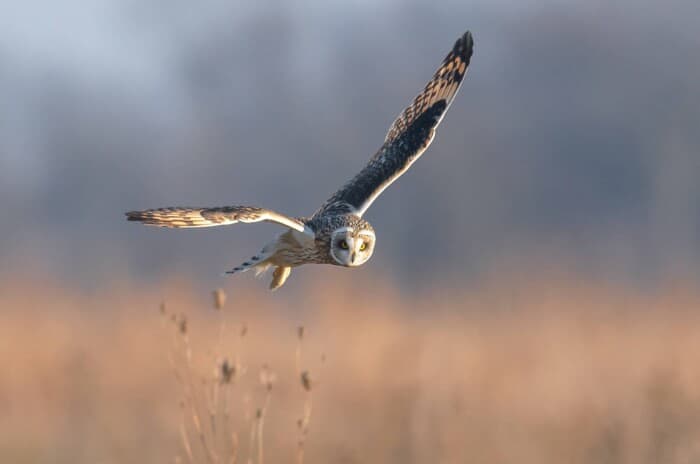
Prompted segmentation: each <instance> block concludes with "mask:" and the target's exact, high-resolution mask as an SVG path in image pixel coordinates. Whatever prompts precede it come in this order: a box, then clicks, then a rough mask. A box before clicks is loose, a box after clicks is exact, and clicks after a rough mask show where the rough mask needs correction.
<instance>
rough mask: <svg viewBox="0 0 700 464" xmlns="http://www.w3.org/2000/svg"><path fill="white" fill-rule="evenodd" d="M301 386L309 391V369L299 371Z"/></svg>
mask: <svg viewBox="0 0 700 464" xmlns="http://www.w3.org/2000/svg"><path fill="white" fill-rule="evenodd" d="M301 386H302V387H303V388H304V390H306V391H307V392H310V391H311V376H310V375H309V371H303V372H302V373H301Z"/></svg>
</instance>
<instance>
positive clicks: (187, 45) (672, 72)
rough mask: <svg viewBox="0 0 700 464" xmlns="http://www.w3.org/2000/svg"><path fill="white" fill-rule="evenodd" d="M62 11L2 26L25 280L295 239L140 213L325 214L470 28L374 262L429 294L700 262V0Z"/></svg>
mask: <svg viewBox="0 0 700 464" xmlns="http://www.w3.org/2000/svg"><path fill="white" fill-rule="evenodd" d="M44 3H45V2H33V1H29V2H6V3H5V5H4V7H3V11H2V14H1V15H0V102H2V107H3V109H4V110H3V111H2V115H1V116H0V118H1V119H0V163H1V164H0V198H2V205H3V209H4V211H5V220H3V221H2V222H1V225H0V227H1V228H2V230H1V233H0V259H2V262H3V263H7V264H8V265H9V266H11V267H12V268H13V269H17V267H26V266H31V267H32V269H33V270H34V271H42V272H46V273H49V274H53V275H58V274H60V275H61V277H62V278H70V279H74V280H75V281H77V282H82V283H85V282H87V283H88V284H93V283H94V282H99V281H104V280H109V279H110V278H112V277H111V276H114V275H115V273H117V272H120V273H128V274H130V275H134V276H138V277H139V278H145V279H149V278H157V277H158V276H160V275H163V274H167V273H172V272H173V271H184V272H191V273H192V274H193V275H196V276H197V279H203V280H204V281H206V282H211V281H212V280H216V279H218V276H219V273H220V272H222V271H223V270H226V269H229V268H231V267H232V266H233V265H235V264H237V263H238V262H239V261H241V260H242V259H245V258H247V257H248V256H249V255H250V254H251V253H252V252H255V251H257V250H258V248H259V247H260V246H261V245H262V244H263V243H264V242H266V241H267V240H268V236H269V237H271V236H272V235H273V234H275V233H276V232H277V231H278V229H277V228H276V227H274V226H267V225H262V226H260V225H257V226H252V227H237V228H224V229H209V230H196V231H163V230H152V229H146V228H143V227H137V226H135V225H134V224H127V223H126V221H124V218H123V216H122V214H123V212H124V211H127V210H132V209H144V208H151V207H161V206H177V205H182V206H204V205H211V206H214V205H222V204H239V203H241V204H251V205H260V206H265V207H269V208H273V209H276V210H280V211H282V212H286V213H289V214H292V215H308V214H310V213H312V212H313V211H315V210H316V208H317V207H318V206H319V205H320V204H321V203H322V202H323V201H324V200H325V199H326V198H327V197H328V196H329V195H330V194H331V193H332V192H334V191H335V189H336V188H338V187H339V186H340V185H341V184H342V183H343V182H345V181H346V180H348V179H349V178H350V177H352V176H353V175H354V174H355V173H356V172H357V171H359V169H361V167H362V166H363V165H364V163H365V162H366V161H367V160H368V158H369V157H370V156H371V155H372V154H373V153H374V152H375V151H376V149H377V148H378V147H379V146H380V145H381V143H382V141H383V138H384V135H385V133H386V130H387V129H388V127H389V125H390V124H391V122H392V121H393V119H394V117H395V116H396V115H397V114H398V113H399V111H400V110H402V109H403V107H405V106H406V105H407V104H408V103H409V102H410V101H411V99H412V98H413V97H414V96H415V94H416V93H417V92H418V91H419V89H420V88H422V86H423V85H424V83H425V82H426V81H427V79H428V78H429V77H430V76H431V74H432V72H433V71H434V69H435V68H436V66H437V65H438V63H439V62H440V61H441V60H442V58H443V57H444V55H445V54H446V53H447V51H448V50H449V49H450V47H451V45H452V43H453V42H454V40H455V39H456V37H458V36H459V35H460V34H461V33H462V32H463V31H464V30H466V29H469V30H471V31H472V32H473V34H474V37H475V42H476V45H475V53H474V59H473V64H472V67H471V69H470V71H469V76H468V78H467V80H466V81H465V84H464V87H463V89H462V91H461V92H460V95H459V98H458V100H456V103H455V105H453V107H452V108H451V109H450V114H449V116H448V117H447V118H446V119H445V120H444V122H443V125H442V126H441V127H440V129H439V136H438V137H437V138H436V140H435V143H434V144H433V146H431V148H430V151H429V152H428V153H427V154H426V156H425V157H424V158H422V159H421V160H420V162H419V163H418V164H417V165H415V166H414V168H413V169H411V171H410V172H409V173H408V174H407V175H406V176H405V177H404V178H402V179H401V181H400V182H399V183H397V184H395V185H394V186H392V188H391V189H389V190H387V192H385V194H384V195H382V197H381V198H380V200H379V201H377V202H376V203H375V205H373V207H372V208H371V210H370V211H369V212H368V214H367V218H368V219H369V220H370V222H372V223H373V225H374V227H375V228H376V229H377V232H378V240H379V246H378V249H377V253H376V255H375V257H374V258H373V260H372V261H371V262H370V264H369V265H368V266H367V267H366V268H365V269H363V271H366V272H375V273H377V274H381V275H391V276H392V278H396V279H398V281H399V282H400V283H402V284H404V286H405V287H409V285H408V284H411V285H410V286H411V288H417V287H416V284H418V285H419V286H420V285H433V284H434V283H436V282H440V283H444V282H445V281H446V280H448V281H456V283H458V284H460V285H461V284H463V283H465V282H469V280H470V279H473V278H474V276H475V275H479V274H480V273H482V272H484V271H485V270H488V269H491V268H492V266H494V264H499V263H500V264H502V263H511V262H513V260H517V262H519V263H523V262H530V263H531V261H530V260H541V259H546V260H551V259H553V260H566V262H567V265H568V266H571V267H573V268H575V269H576V270H577V272H582V273H587V274H590V275H595V276H604V277H605V278H606V279H619V280H620V281H621V282H623V283H631V284H639V283H642V284H644V285H647V284H649V283H653V282H657V281H658V280H659V279H664V278H666V277H668V276H672V275H677V274H688V273H692V274H693V275H698V268H699V263H700V252H699V251H698V250H700V246H699V245H700V212H699V211H700V210H699V209H698V207H697V203H698V200H699V199H700V182H699V180H700V157H698V152H699V149H700V133H699V132H698V130H697V128H698V127H700V86H699V85H698V82H700V60H698V59H697V58H698V52H697V50H698V48H699V47H700V33H698V22H699V20H698V18H699V17H700V7H698V5H697V3H696V2H694V1H691V0H688V1H683V0H674V1H672V2H670V3H665V4H663V5H661V4H658V2H651V1H648V2H646V1H643V2H641V3H640V2H637V1H631V0H630V1H626V0H623V1H616V2H612V3H611V2H607V1H586V2H565V1H547V2H531V1H526V2H514V1H498V2H491V1H488V2H487V1H468V2H441V3H436V4H433V3H430V2H420V1H401V2H398V1H378V2H374V1H372V2H369V1H367V2H359V3H357V2H348V3H344V4H338V3H328V2H321V1H319V2H316V1H311V0H310V1H305V2H301V3H294V4H290V3H288V2H282V1H279V2H236V1H228V2H223V1H218V0H209V1H203V2H199V3H198V5H197V6H196V8H195V7H193V6H192V4H191V3H190V2H182V1H169V2H162V1H156V0H153V1H148V2H143V1H128V0H121V1H118V0H94V1H91V2H82V1H78V0H70V1H64V2H60V3H55V4H54V3H47V4H44ZM435 224H438V225H439V227H436V226H435ZM406 225H410V228H407V227H406ZM553 257H554V258H553ZM367 268H369V270H368V269H367ZM426 269H435V272H425V270H426ZM438 269H439V270H438ZM326 271H327V273H328V272H330V274H331V275H333V276H337V275H347V274H342V272H343V270H336V269H334V270H333V271H329V270H326ZM311 272H313V271H311ZM305 273H306V270H305V271H302V272H296V273H295V275H294V279H295V280H296V279H298V278H303V277H302V275H303V274H305ZM316 277H317V276H316ZM316 277H315V278H316ZM426 279H427V281H426ZM246 285H247V283H246Z"/></svg>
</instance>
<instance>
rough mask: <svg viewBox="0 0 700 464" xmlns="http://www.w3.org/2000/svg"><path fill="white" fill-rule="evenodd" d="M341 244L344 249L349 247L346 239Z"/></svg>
mask: <svg viewBox="0 0 700 464" xmlns="http://www.w3.org/2000/svg"><path fill="white" fill-rule="evenodd" d="M339 245H340V248H342V249H343V250H347V249H348V248H349V247H348V242H346V241H345V240H341V241H340V243H339Z"/></svg>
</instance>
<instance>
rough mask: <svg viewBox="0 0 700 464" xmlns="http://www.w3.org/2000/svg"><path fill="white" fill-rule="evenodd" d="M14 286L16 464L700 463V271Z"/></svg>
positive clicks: (8, 313)
mask: <svg viewBox="0 0 700 464" xmlns="http://www.w3.org/2000/svg"><path fill="white" fill-rule="evenodd" d="M2 282H3V283H2V284H1V285H0V314H2V318H1V319H0V345H1V347H2V348H1V349H0V366H2V370H1V371H0V417H2V420H0V462H3V463H17V464H21V463H30V462H31V463H34V462H42V463H43V462H47V463H71V464H76V463H91V464H92V463H126V462H149V463H155V462H163V463H169V462H183V463H187V462H190V461H192V462H197V463H199V462H202V463H207V462H234V461H235V462H239V463H248V462H250V463H259V462H261V461H262V462H268V463H281V462H289V463H292V462H300V461H303V462H307V463H348V464H350V463H380V462H381V463H388V464H392V463H397V464H398V463H401V464H406V463H465V462H472V463H518V464H530V463H531V464H544V463H601V464H602V463H606V464H613V463H615V464H616V463H627V464H643V463H665V464H673V463H696V462H700V311H698V309H699V307H700V295H698V294H697V293H694V292H693V287H692V286H690V285H678V286H672V287H668V288H666V289H663V290H658V291H653V292H652V291H649V292H645V293H644V292H640V291H632V290H620V289H616V288H611V287H605V286H601V285H599V284H595V285H594V284H585V283H581V282H577V281H576V280H575V279H566V281H556V280H555V279H541V280H540V281H539V282H537V283H533V282H529V283H528V284H523V283H522V282H520V283H519V282H517V281H515V280H514V281H512V282H511V281H509V282H502V281H501V282H499V281H496V282H491V283H488V282H487V283H484V284H482V285H479V286H477V287H475V288H472V289H469V290H463V291H461V292H459V293H458V294H457V293H455V292H454V291H453V290H451V291H446V290H445V291H439V289H436V290H435V291H434V292H432V293H429V294H424V295H422V296H421V297H420V298H411V299H408V298H404V297H401V296H400V293H399V292H398V291H397V290H392V289H391V288H389V287H386V288H385V290H383V291H382V292H366V294H365V295H364V296H362V297H359V298H358V297H356V296H353V297H352V298H350V293H349V291H348V290H347V289H344V288H342V287H340V286H336V287H334V288H326V289H325V291H323V292H321V291H317V290H314V289H309V292H308V297H307V298H305V299H304V303H303V304H302V303H300V302H299V301H298V298H294V299H293V298H290V300H293V301H295V303H294V304H293V305H294V307H286V306H285V305H284V304H283V303H282V302H283V301H285V298H280V297H278V296H277V295H275V297H274V298H272V297H270V296H269V294H267V293H264V292H263V291H262V290H261V289H260V287H261V285H257V286H256V285H251V284H249V283H246V285H239V286H238V288H243V289H246V288H253V289H254V290H236V293H235V295H233V294H232V292H233V291H232V290H229V292H228V293H229V294H228V298H227V301H226V302H225V305H224V306H223V309H222V310H216V309H215V308H214V305H213V301H212V295H211V294H210V293H208V292H204V291H201V290H196V289H195V288H194V287H192V286H190V285H188V284H187V283H186V282H185V281H182V280H177V279H174V280H173V281H170V282H166V283H162V284H159V285H154V286H151V287H148V288H147V289H146V288H143V287H142V286H138V285H134V284H128V283H123V284H119V285H116V284H115V285H113V286H112V287H110V288H102V289H99V290H92V291H85V290H83V291H78V290H66V289H64V288H62V287H61V286H60V285H57V284H54V283H51V282H48V281H37V280H36V279H27V278H22V279H4V280H3V281H2ZM375 286H376V283H373V284H369V281H368V285H367V287H368V288H374V287H375ZM162 301H164V302H165V314H161V312H160V309H159V306H160V303H161V302H162ZM350 301H352V303H350ZM343 302H347V303H343ZM185 319H186V322H185V323H183V320H185ZM302 325H303V327H304V333H303V337H300V334H299V326H302ZM224 361H225V363H226V364H225V365H224ZM300 421H301V422H300ZM198 430H200V431H201V435H200V433H198ZM183 437H185V438H184V439H183ZM202 440H204V441H202ZM300 443H302V444H303V449H302V446H300ZM203 444H204V446H203ZM188 448H189V449H188ZM302 452H303V455H302ZM190 454H191V458H190Z"/></svg>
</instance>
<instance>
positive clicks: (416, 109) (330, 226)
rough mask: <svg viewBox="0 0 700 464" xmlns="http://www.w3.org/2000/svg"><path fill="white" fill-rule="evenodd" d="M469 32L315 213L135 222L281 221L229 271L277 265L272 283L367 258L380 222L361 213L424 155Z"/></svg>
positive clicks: (203, 212)
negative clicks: (279, 229)
mask: <svg viewBox="0 0 700 464" xmlns="http://www.w3.org/2000/svg"><path fill="white" fill-rule="evenodd" d="M473 44H474V42H473V40H472V36H471V34H470V33H469V32H466V33H465V34H464V35H463V36H462V37H460V38H459V39H458V40H457V42H456V43H455V45H454V47H453V48H452V51H450V53H449V54H448V55H447V57H446V58H445V59H444V60H443V62H442V64H441V65H440V67H439V68H438V70H437V71H436V72H435V75H433V77H432V79H430V81H429V82H428V84H427V85H426V86H425V88H424V89H423V91H422V92H421V93H420V94H418V96H417V97H416V98H415V99H414V100H413V102H412V103H411V105H410V106H409V107H408V108H406V109H405V110H404V111H403V112H402V113H401V114H400V115H399V116H398V118H397V119H396V121H394V123H393V124H392V126H391V128H390V129H389V132H388V134H387V136H386V139H385V140H384V144H383V145H382V146H381V148H379V151H377V153H375V155H374V156H372V158H371V159H370V160H369V163H368V164H367V165H366V166H365V167H364V169H362V170H361V171H360V172H359V173H358V174H357V175H356V176H355V177H353V178H352V179H351V180H350V181H349V182H348V183H346V184H345V185H344V186H343V187H342V188H341V189H340V190H338V191H337V192H336V193H334V194H333V196H331V197H330V198H329V199H328V200H327V201H326V202H325V203H324V204H323V206H321V208H319V210H318V211H316V212H315V213H314V214H313V216H311V217H289V216H285V215H284V214H280V213H276V212H274V211H270V210H268V209H263V208H256V207H251V206H224V207H218V208H180V207H176V208H160V209H149V210H145V211H131V212H128V213H126V216H127V218H128V220H129V221H140V222H142V223H144V224H147V225H152V226H160V227H182V228H186V227H212V226H222V225H227V224H235V223H237V222H259V221H270V222H276V223H277V224H280V225H282V226H284V227H286V229H287V230H286V231H285V232H283V233H281V234H280V235H278V236H277V237H276V238H275V239H274V240H272V241H271V242H270V243H268V244H267V245H265V246H264V247H263V249H262V250H261V251H260V252H259V253H258V254H256V255H255V256H253V257H252V258H250V259H248V260H247V261H245V262H244V263H243V264H241V265H240V266H237V267H235V268H233V269H232V270H231V271H228V273H229V274H234V273H236V272H242V271H247V270H249V269H255V270H256V271H257V272H258V273H260V272H263V271H265V270H266V269H268V268H270V267H274V268H275V269H274V272H273V278H272V282H271V283H270V288H271V289H276V288H279V287H280V286H282V285H283V284H284V282H285V280H287V277H289V274H290V272H291V270H292V268H293V267H296V266H300V265H302V264H310V263H317V264H335V265H338V266H347V267H355V266H360V265H362V264H364V263H366V262H367V261H368V260H369V258H370V257H371V256H372V252H373V251H374V246H375V243H376V239H375V234H374V229H373V228H372V226H371V225H370V224H369V223H368V222H367V221H366V220H364V219H363V218H362V216H363V215H364V213H365V211H367V209H368V208H369V207H370V206H371V205H372V203H373V202H374V200H376V199H377V197H378V196H379V194H380V193H382V192H383V191H384V189H386V188H387V187H388V186H389V185H391V184H392V182H394V181H395V180H396V179H398V178H399V177H400V176H401V175H402V174H403V173H404V172H406V170H407V169H408V168H409V167H410V166H411V165H412V164H413V163H414V162H415V161H416V160H417V159H418V158H419V157H420V156H421V154H423V152H424V151H425V150H426V148H428V145H430V142H432V140H433V138H434V137H435V129H436V128H437V126H438V124H440V121H441V120H442V118H443V117H444V116H445V113H446V112H447V109H448V108H449V106H450V103H452V100H453V99H454V97H455V95H456V94H457V90H458V89H459V86H460V84H461V83H462V79H464V75H465V73H466V72H467V67H468V66H469V60H470V58H471V56H472V48H473Z"/></svg>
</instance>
